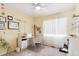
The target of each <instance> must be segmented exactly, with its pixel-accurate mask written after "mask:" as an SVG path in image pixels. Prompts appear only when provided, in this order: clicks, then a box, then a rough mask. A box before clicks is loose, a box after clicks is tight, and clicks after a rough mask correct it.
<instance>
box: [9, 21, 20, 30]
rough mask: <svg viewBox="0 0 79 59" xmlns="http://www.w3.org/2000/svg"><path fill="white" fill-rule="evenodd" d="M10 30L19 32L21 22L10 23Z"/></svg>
mask: <svg viewBox="0 0 79 59" xmlns="http://www.w3.org/2000/svg"><path fill="white" fill-rule="evenodd" d="M8 29H13V30H19V22H13V21H8Z"/></svg>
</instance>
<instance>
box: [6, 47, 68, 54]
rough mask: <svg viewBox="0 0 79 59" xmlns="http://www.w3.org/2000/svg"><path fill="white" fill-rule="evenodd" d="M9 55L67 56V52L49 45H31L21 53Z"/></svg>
mask: <svg viewBox="0 0 79 59" xmlns="http://www.w3.org/2000/svg"><path fill="white" fill-rule="evenodd" d="M7 56H66V54H65V53H62V52H59V49H57V48H52V47H48V46H41V47H29V48H27V49H25V50H23V51H21V52H19V53H16V52H12V53H10V54H7Z"/></svg>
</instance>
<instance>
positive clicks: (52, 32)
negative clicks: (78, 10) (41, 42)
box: [43, 17, 67, 37]
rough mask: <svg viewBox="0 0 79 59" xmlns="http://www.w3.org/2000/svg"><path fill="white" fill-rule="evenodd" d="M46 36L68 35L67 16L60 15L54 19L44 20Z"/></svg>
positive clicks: (44, 33)
mask: <svg viewBox="0 0 79 59" xmlns="http://www.w3.org/2000/svg"><path fill="white" fill-rule="evenodd" d="M43 35H44V36H56V37H58V36H59V37H61V36H66V35H67V18H66V17H60V18H56V19H52V20H44V21H43Z"/></svg>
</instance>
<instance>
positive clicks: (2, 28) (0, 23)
mask: <svg viewBox="0 0 79 59" xmlns="http://www.w3.org/2000/svg"><path fill="white" fill-rule="evenodd" d="M4 28H5V23H4V21H0V30H4Z"/></svg>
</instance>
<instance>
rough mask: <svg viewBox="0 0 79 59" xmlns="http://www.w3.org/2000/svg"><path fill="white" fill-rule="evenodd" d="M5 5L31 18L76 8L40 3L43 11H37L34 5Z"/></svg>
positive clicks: (69, 5)
mask: <svg viewBox="0 0 79 59" xmlns="http://www.w3.org/2000/svg"><path fill="white" fill-rule="evenodd" d="M5 5H7V6H9V7H11V8H13V9H16V10H17V11H20V12H22V13H25V14H26V15H29V16H45V15H49V14H55V13H59V12H63V11H67V10H71V9H73V8H74V7H75V4H74V3H40V6H41V9H40V10H35V8H34V3H7V4H5Z"/></svg>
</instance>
